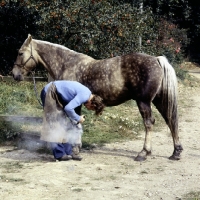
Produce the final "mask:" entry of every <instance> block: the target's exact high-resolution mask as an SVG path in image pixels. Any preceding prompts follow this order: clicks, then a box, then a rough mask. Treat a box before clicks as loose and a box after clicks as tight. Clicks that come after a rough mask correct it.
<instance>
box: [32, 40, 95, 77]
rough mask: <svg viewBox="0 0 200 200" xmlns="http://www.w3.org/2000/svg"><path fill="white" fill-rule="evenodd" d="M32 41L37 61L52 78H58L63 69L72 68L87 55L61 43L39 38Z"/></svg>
mask: <svg viewBox="0 0 200 200" xmlns="http://www.w3.org/2000/svg"><path fill="white" fill-rule="evenodd" d="M34 42H35V44H36V46H37V47H36V51H37V53H38V55H39V63H40V64H41V65H43V67H44V68H46V70H47V71H48V72H49V74H50V75H51V76H52V77H53V78H54V79H60V77H61V75H62V73H63V71H64V70H65V69H67V70H68V69H69V70H71V69H73V66H76V65H77V64H78V63H79V62H80V60H82V59H83V57H84V56H85V57H87V56H86V55H84V54H80V53H77V52H75V51H72V50H70V49H68V48H65V47H64V46H61V45H56V44H52V43H49V42H44V41H40V40H34ZM91 60H92V58H91Z"/></svg>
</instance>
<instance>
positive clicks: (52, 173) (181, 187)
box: [0, 69, 200, 200]
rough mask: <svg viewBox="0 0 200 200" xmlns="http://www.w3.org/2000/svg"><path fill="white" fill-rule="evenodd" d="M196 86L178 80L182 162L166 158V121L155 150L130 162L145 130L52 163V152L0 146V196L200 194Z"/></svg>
mask: <svg viewBox="0 0 200 200" xmlns="http://www.w3.org/2000/svg"><path fill="white" fill-rule="evenodd" d="M192 70H196V69H192ZM193 72H194V71H193ZM195 72H196V73H192V74H193V75H195V76H199V77H200V72H199V71H195ZM199 86H200V84H199V83H196V85H195V86H193V87H187V88H185V87H184V86H183V85H179V95H180V100H179V101H180V105H179V110H180V111H179V113H180V117H179V120H180V124H179V131H180V140H181V143H182V145H183V148H184V151H183V153H182V159H181V160H180V161H171V160H169V159H168V157H169V156H170V155H171V154H172V152H173V144H172V138H171V136H170V132H169V129H168V128H167V126H165V127H163V130H161V131H159V132H153V138H152V140H153V155H152V156H151V157H149V158H148V159H147V160H146V161H144V162H135V161H134V158H135V156H136V155H137V153H138V152H139V151H140V150H141V149H142V146H143V142H144V135H141V138H140V139H138V140H135V141H126V142H122V143H112V144H107V145H105V146H103V147H101V148H99V147H98V148H95V149H93V150H92V151H91V150H90V151H89V150H88V151H87V150H84V151H82V152H81V155H82V156H83V160H82V161H73V160H70V161H65V162H55V161H54V160H53V157H52V156H51V155H45V154H37V153H35V152H29V151H28V150H25V149H16V148H15V147H13V146H1V147H0V199H1V200H39V199H42V200H54V199H55V200H61V199H62V200H63V199H71V200H84V199H87V200H93V199H97V200H118V199H120V200H121V199H127V200H130V199H134V200H135V199H136V200H146V199H152V200H154V199H155V200H161V199H162V200H173V199H200V134H199V131H200V127H199V120H200V87H199ZM186 194H187V197H188V198H184V197H186Z"/></svg>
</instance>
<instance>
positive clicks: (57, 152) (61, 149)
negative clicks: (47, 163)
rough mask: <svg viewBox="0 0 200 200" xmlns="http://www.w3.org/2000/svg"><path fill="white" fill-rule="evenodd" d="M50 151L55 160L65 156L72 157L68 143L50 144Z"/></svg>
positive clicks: (70, 146)
mask: <svg viewBox="0 0 200 200" xmlns="http://www.w3.org/2000/svg"><path fill="white" fill-rule="evenodd" d="M51 149H52V151H53V155H54V158H55V159H59V158H62V157H63V156H64V155H65V154H67V155H72V145H71V144H69V143H55V142H51Z"/></svg>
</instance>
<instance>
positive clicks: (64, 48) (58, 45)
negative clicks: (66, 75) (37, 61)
mask: <svg viewBox="0 0 200 200" xmlns="http://www.w3.org/2000/svg"><path fill="white" fill-rule="evenodd" d="M32 40H33V41H35V42H36V43H40V44H47V45H50V46H51V47H57V48H61V49H63V50H67V51H70V52H72V53H77V54H82V53H78V52H76V51H74V50H71V49H69V48H67V47H65V46H64V45H60V44H55V43H51V42H47V41H43V40H36V39H32Z"/></svg>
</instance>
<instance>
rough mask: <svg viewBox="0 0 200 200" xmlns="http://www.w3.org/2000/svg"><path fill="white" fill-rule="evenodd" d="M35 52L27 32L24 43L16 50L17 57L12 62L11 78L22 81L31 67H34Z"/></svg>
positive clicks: (35, 61)
mask: <svg viewBox="0 0 200 200" xmlns="http://www.w3.org/2000/svg"><path fill="white" fill-rule="evenodd" d="M35 55H36V53H35V51H34V49H33V45H32V37H31V35H30V34H29V35H28V38H27V39H26V40H25V42H24V44H23V45H22V46H21V48H20V49H19V52H18V56H17V59H16V61H15V63H14V66H13V69H12V74H13V78H14V79H15V80H17V81H23V80H24V76H26V75H27V74H28V73H29V72H30V71H31V70H32V69H34V68H35V67H36V64H37V60H36V56H35Z"/></svg>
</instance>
